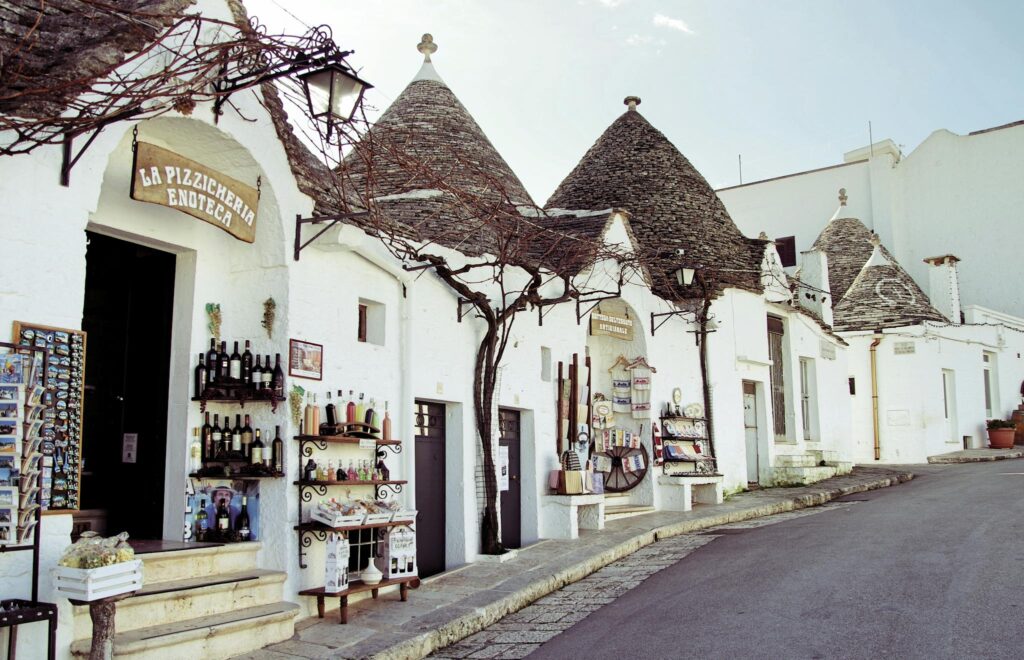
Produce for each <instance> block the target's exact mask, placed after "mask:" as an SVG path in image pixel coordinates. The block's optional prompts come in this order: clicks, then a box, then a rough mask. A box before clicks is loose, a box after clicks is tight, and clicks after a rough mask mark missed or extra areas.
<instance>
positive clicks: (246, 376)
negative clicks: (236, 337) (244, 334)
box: [242, 339, 252, 388]
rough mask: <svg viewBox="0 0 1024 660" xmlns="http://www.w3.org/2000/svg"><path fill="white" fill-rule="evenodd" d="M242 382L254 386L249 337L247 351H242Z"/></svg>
mask: <svg viewBox="0 0 1024 660" xmlns="http://www.w3.org/2000/svg"><path fill="white" fill-rule="evenodd" d="M242 382H243V383H245V385H246V387H249V388H252V351H251V350H249V340H248V339H246V340H245V352H244V353H242Z"/></svg>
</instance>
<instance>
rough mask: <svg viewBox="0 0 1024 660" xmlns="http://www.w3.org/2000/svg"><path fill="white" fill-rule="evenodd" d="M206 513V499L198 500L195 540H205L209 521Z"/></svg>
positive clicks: (208, 529)
mask: <svg viewBox="0 0 1024 660" xmlns="http://www.w3.org/2000/svg"><path fill="white" fill-rule="evenodd" d="M207 518H208V516H207V515H206V500H205V499H203V500H200V504H199V510H198V511H196V540H197V541H205V540H206V538H207V536H208V534H209V532H210V523H209V520H208V519H207Z"/></svg>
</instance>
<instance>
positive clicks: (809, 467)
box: [768, 449, 853, 486]
mask: <svg viewBox="0 0 1024 660" xmlns="http://www.w3.org/2000/svg"><path fill="white" fill-rule="evenodd" d="M774 463H775V465H773V466H772V468H771V474H770V477H769V484H768V485H770V486H796V485H805V486H806V485H807V484H813V483H815V482H816V481H822V480H824V479H829V478H831V477H834V476H836V475H842V474H849V473H850V471H851V470H853V463H849V462H846V461H840V460H839V455H838V453H837V452H834V451H831V450H827V449H811V450H807V451H805V452H804V453H802V454H777V455H776V456H775V461H774Z"/></svg>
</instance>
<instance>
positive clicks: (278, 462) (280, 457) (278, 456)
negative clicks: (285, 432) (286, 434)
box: [272, 426, 284, 474]
mask: <svg viewBox="0 0 1024 660" xmlns="http://www.w3.org/2000/svg"><path fill="white" fill-rule="evenodd" d="M272 446H273V455H274V472H276V473H277V474H282V473H283V472H284V443H283V442H281V427H280V426H275V427H274V442H273V445H272Z"/></svg>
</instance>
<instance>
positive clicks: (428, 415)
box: [414, 401, 445, 577]
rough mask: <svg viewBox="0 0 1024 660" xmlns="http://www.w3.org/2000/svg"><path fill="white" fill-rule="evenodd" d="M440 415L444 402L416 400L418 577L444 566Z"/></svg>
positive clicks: (442, 423)
mask: <svg viewBox="0 0 1024 660" xmlns="http://www.w3.org/2000/svg"><path fill="white" fill-rule="evenodd" d="M444 415H445V410H444V404H440V403H426V402H424V401H417V402H416V405H415V418H414V419H415V424H416V438H415V442H416V509H417V513H416V559H417V564H418V565H419V571H420V577H429V576H431V575H435V574H437V573H441V572H443V571H444V569H445V563H444V559H445V558H444V549H445V511H444V509H445V492H444V484H445V470H444V463H445V452H444V449H445V447H444V445H445V431H444Z"/></svg>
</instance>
